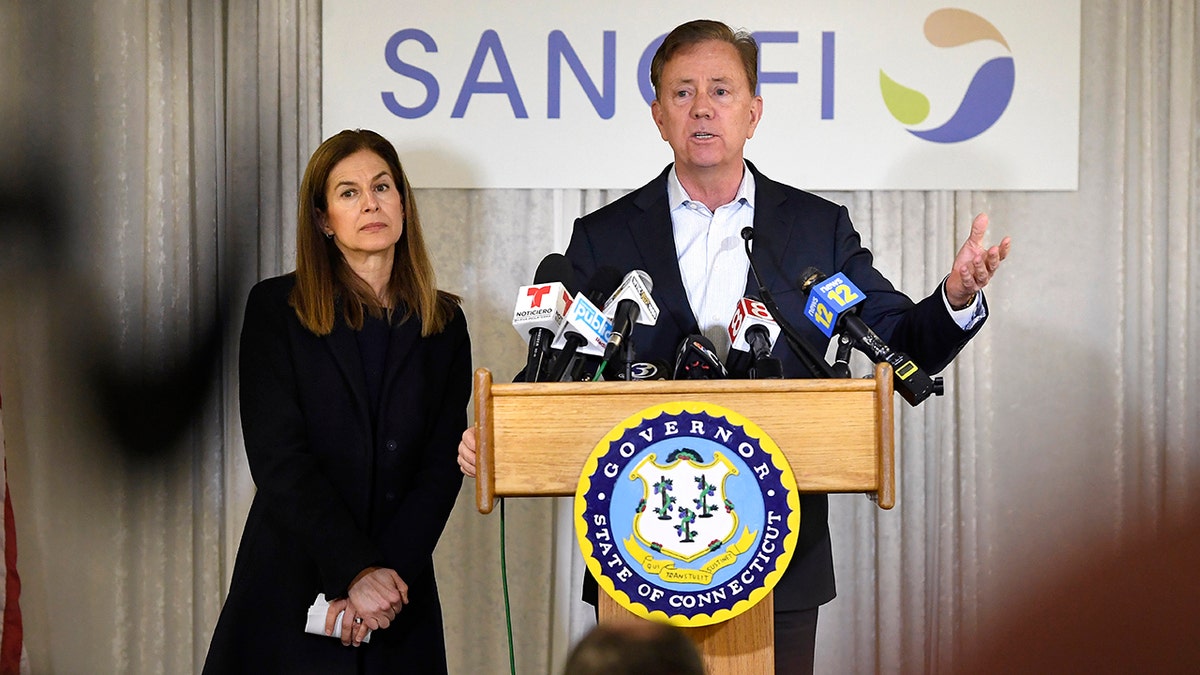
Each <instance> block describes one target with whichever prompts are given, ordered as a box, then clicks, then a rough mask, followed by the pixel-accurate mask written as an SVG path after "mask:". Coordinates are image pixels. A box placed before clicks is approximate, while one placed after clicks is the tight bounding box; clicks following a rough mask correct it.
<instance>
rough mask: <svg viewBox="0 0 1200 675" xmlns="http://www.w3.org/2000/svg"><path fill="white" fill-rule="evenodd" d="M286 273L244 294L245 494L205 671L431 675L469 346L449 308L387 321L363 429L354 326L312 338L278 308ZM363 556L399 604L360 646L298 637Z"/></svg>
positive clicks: (289, 312) (288, 282) (441, 648)
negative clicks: (321, 597)
mask: <svg viewBox="0 0 1200 675" xmlns="http://www.w3.org/2000/svg"><path fill="white" fill-rule="evenodd" d="M292 286H293V277H292V275H287V276H283V277H276V278H273V279H267V280H265V281H262V282H260V283H258V284H257V285H256V286H255V287H254V289H253V290H252V291H251V292H250V297H249V300H248V302H247V306H246V319H245V324H244V326H243V328H242V339H241V354H240V360H239V382H240V387H241V393H240V398H241V415H242V428H243V431H244V434H245V444H246V455H247V458H248V459H249V464H250V472H251V475H252V476H253V478H254V483H255V486H256V487H257V493H256V494H255V497H254V502H253V504H252V505H251V507H250V513H249V516H248V518H247V521H246V527H245V531H244V534H243V536H242V541H241V545H240V547H239V549H238V553H237V561H236V563H235V565H234V570H233V579H232V582H231V585H230V589H229V596H228V598H227V599H226V602H225V606H224V608H223V610H222V612H221V617H220V620H219V621H218V623H217V627H216V631H215V633H214V635H213V639H212V644H211V647H210V649H209V654H208V660H207V662H206V663H205V668H204V672H206V673H243V672H245V673H250V672H253V673H355V672H372V673H374V672H378V673H384V672H386V673H436V672H439V671H444V670H445V642H444V640H443V637H442V622H441V609H440V605H439V603H438V597H437V586H436V584H435V582H434V574H433V559H432V555H433V550H434V547H435V546H436V545H437V541H438V537H439V536H440V535H441V533H442V529H443V527H444V526H445V524H446V520H447V518H448V517H449V515H450V510H451V508H452V507H453V506H454V502H455V499H456V497H457V495H458V491H459V487H460V486H461V484H462V474H461V473H460V471H459V468H458V465H457V450H456V448H457V444H458V440H459V438H460V436H461V434H462V430H463V429H465V428H466V426H467V418H466V405H467V403H468V400H469V397H470V390H471V348H470V339H469V337H468V335H467V326H466V319H465V318H464V317H463V314H462V311H461V309H455V313H454V317H453V319H452V320H451V321H450V323H449V324H448V325H447V326H446V328H445V330H443V331H442V332H441V333H440V334H437V335H432V336H430V337H426V338H422V337H421V334H420V333H421V324H420V320H419V319H418V318H417V317H416V316H412V317H410V318H409V319H407V320H406V321H404V322H403V323H398V324H396V325H393V326H392V328H391V329H390V340H389V343H388V350H387V359H386V362H385V368H384V374H383V378H382V386H381V389H380V392H381V393H380V395H379V397H380V404H379V414H378V415H377V423H376V424H375V425H374V428H372V421H371V420H372V415H371V414H370V411H369V409H368V405H369V404H368V400H369V395H368V390H367V383H366V378H365V376H364V372H363V367H362V361H361V358H360V355H359V348H358V341H357V338H356V332H355V331H354V330H352V329H350V328H349V327H348V326H346V324H345V323H344V322H343V321H342V320H341V316H340V310H339V312H338V314H339V316H338V320H337V322H336V324H335V326H334V329H333V332H332V333H330V334H329V335H327V336H324V337H318V336H316V335H314V334H313V333H311V332H309V331H308V330H307V329H305V328H304V327H303V326H302V325H301V324H300V322H299V320H298V319H297V318H296V314H295V311H294V310H293V309H292V308H291V307H289V306H288V303H287V297H288V294H289V292H290V291H291V289H292ZM369 566H383V567H390V568H392V569H395V570H396V572H397V573H399V575H400V577H401V578H402V579H403V580H404V581H405V582H406V583H407V584H408V587H409V591H408V597H409V604H408V605H406V606H405V607H404V609H403V610H402V611H401V612H400V614H399V615H398V616H397V617H396V621H395V622H393V624H392V625H391V627H389V628H387V629H386V630H380V631H376V632H375V633H374V634H372V636H371V641H370V643H364V644H363V645H362V646H361V647H358V648H354V647H346V646H343V645H342V643H341V641H340V640H338V639H335V638H332V637H327V636H324V635H310V634H306V633H305V632H304V624H305V620H306V616H307V609H308V606H309V605H310V604H311V603H312V602H313V599H314V598H315V597H316V595H317V594H318V593H324V594H325V597H326V598H330V599H332V598H338V597H345V595H346V592H347V587H348V585H349V583H350V582H351V580H353V578H354V577H355V575H357V574H358V573H359V572H361V571H362V570H363V569H364V568H366V567H369Z"/></svg>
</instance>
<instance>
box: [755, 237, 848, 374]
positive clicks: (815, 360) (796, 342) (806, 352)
mask: <svg viewBox="0 0 1200 675" xmlns="http://www.w3.org/2000/svg"><path fill="white" fill-rule="evenodd" d="M752 239H754V228H753V227H743V228H742V241H743V242H744V247H745V249H746V259H747V260H749V261H750V273H751V274H753V275H754V281H755V283H757V284H758V293H759V295H761V296H762V302H763V304H764V305H766V307H767V311H768V312H770V313H771V316H772V317H774V319H775V323H777V324H779V327H780V328H781V329H782V330H783V337H784V338H786V339H787V343H788V346H789V347H791V348H792V353H793V354H795V355H796V357H797V358H799V359H800V362H801V363H803V364H804V367H805V368H808V372H810V373H812V374H813V375H815V376H817V377H825V378H831V379H832V378H836V377H837V374H836V373H835V372H834V371H833V368H830V367H829V364H828V363H826V361H825V358H824V357H822V356H821V355H820V354H818V353H817V352H816V351H815V350H814V349H813V348H812V346H811V345H809V344H808V343H807V342H805V340H804V338H803V337H802V336H801V335H800V334H799V333H798V332H796V329H795V327H794V326H792V324H790V323H788V322H787V320H785V319H784V318H783V312H781V311H780V310H779V306H778V305H776V304H775V298H773V297H771V292H770V291H768V290H767V286H766V284H764V283H763V280H762V277H761V276H759V275H758V267H757V266H756V265H755V264H754V255H753V253H752V252H751V250H750V241H751V240H752Z"/></svg>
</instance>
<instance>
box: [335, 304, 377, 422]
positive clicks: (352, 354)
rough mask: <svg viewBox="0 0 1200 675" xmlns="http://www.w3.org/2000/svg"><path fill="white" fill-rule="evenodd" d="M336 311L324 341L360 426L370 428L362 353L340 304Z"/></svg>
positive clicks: (369, 412)
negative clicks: (351, 397) (351, 398)
mask: <svg viewBox="0 0 1200 675" xmlns="http://www.w3.org/2000/svg"><path fill="white" fill-rule="evenodd" d="M337 312H338V316H337V319H336V320H335V321H334V322H333V331H332V332H330V333H329V335H328V336H327V337H326V338H325V343H326V344H327V345H329V352H330V354H331V355H332V356H333V360H334V362H335V363H337V366H338V370H340V371H341V372H342V377H343V378H345V380H346V387H347V388H348V389H349V390H350V393H351V395H352V396H353V397H354V408H355V410H357V411H358V422H359V424H361V425H362V426H361V428H363V429H370V428H371V410H370V404H369V403H368V401H369V398H368V396H367V380H366V375H365V374H364V373H363V366H362V355H361V354H359V353H358V340H357V339H356V338H355V336H354V331H353V330H351V329H350V327H349V326H347V325H346V322H345V321H343V320H342V317H341V305H340V304H339V305H338V306H337Z"/></svg>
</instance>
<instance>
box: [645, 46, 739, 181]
mask: <svg viewBox="0 0 1200 675" xmlns="http://www.w3.org/2000/svg"><path fill="white" fill-rule="evenodd" d="M659 90H660V93H659V97H658V99H656V100H655V101H654V102H653V103H652V104H651V105H650V111H651V113H652V114H653V115H654V123H655V124H657V125H658V131H659V133H660V134H662V137H663V140H664V141H666V142H668V143H670V144H671V149H672V150H674V151H675V164H676V171H679V172H681V173H685V174H690V175H696V174H703V173H707V172H709V171H711V170H718V171H719V170H720V169H730V170H732V169H733V167H736V169H737V171H738V172H740V171H741V162H742V148H743V147H744V146H745V145H746V140H747V139H749V138H751V137H752V136H754V128H755V127H757V126H758V120H759V119H760V118H761V117H762V97H761V96H755V95H754V92H753V91H751V90H750V81H749V80H748V79H747V78H746V73H745V70H744V69H743V68H742V61H741V59H740V58H738V53H737V50H736V49H735V48H734V46H733V45H731V44H729V43H726V42H720V41H717V40H709V41H706V42H700V43H697V44H695V45H692V46H690V47H686V48H684V49H682V50H680V51H679V52H677V53H676V54H675V55H674V56H673V57H671V60H669V61H667V62H666V64H664V66H663V71H662V78H661V81H660V84H659Z"/></svg>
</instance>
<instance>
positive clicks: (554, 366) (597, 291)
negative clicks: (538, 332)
mask: <svg viewBox="0 0 1200 675" xmlns="http://www.w3.org/2000/svg"><path fill="white" fill-rule="evenodd" d="M620 280H621V273H620V272H618V271H617V270H615V269H613V268H612V267H602V268H600V269H598V270H596V273H595V274H594V275H593V276H592V278H591V279H590V280H589V281H588V288H587V291H586V293H585V292H583V291H581V292H579V293H578V294H576V296H575V299H574V300H573V301H572V302H571V306H570V307H569V308H568V310H567V313H566V315H565V316H564V317H563V327H562V330H561V331H559V334H558V336H557V337H555V339H554V344H553V347H554V348H555V349H558V350H559V353H558V355H557V356H556V357H555V358H554V361H553V363H551V364H550V372H549V375H548V376H547V378H546V380H547V381H549V382H558V381H559V380H561V379H562V377H563V374H564V373H568V372H571V373H574V372H575V370H576V368H574V367H572V364H573V363H576V362H577V361H578V359H579V358H580V356H581V355H585V354H586V355H595V356H599V355H601V354H603V353H604V348H605V346H606V345H607V344H608V339H609V336H610V335H611V334H612V322H610V321H609V320H608V319H607V318H606V317H605V316H604V311H603V310H601V309H600V308H599V306H598V303H599V302H600V301H601V300H602V299H603V298H605V297H607V296H608V295H609V293H611V292H612V289H614V288H616V286H617V283H618V282H619V281H620ZM576 305H578V306H576ZM576 365H577V364H576ZM572 379H575V377H574V375H572Z"/></svg>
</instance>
